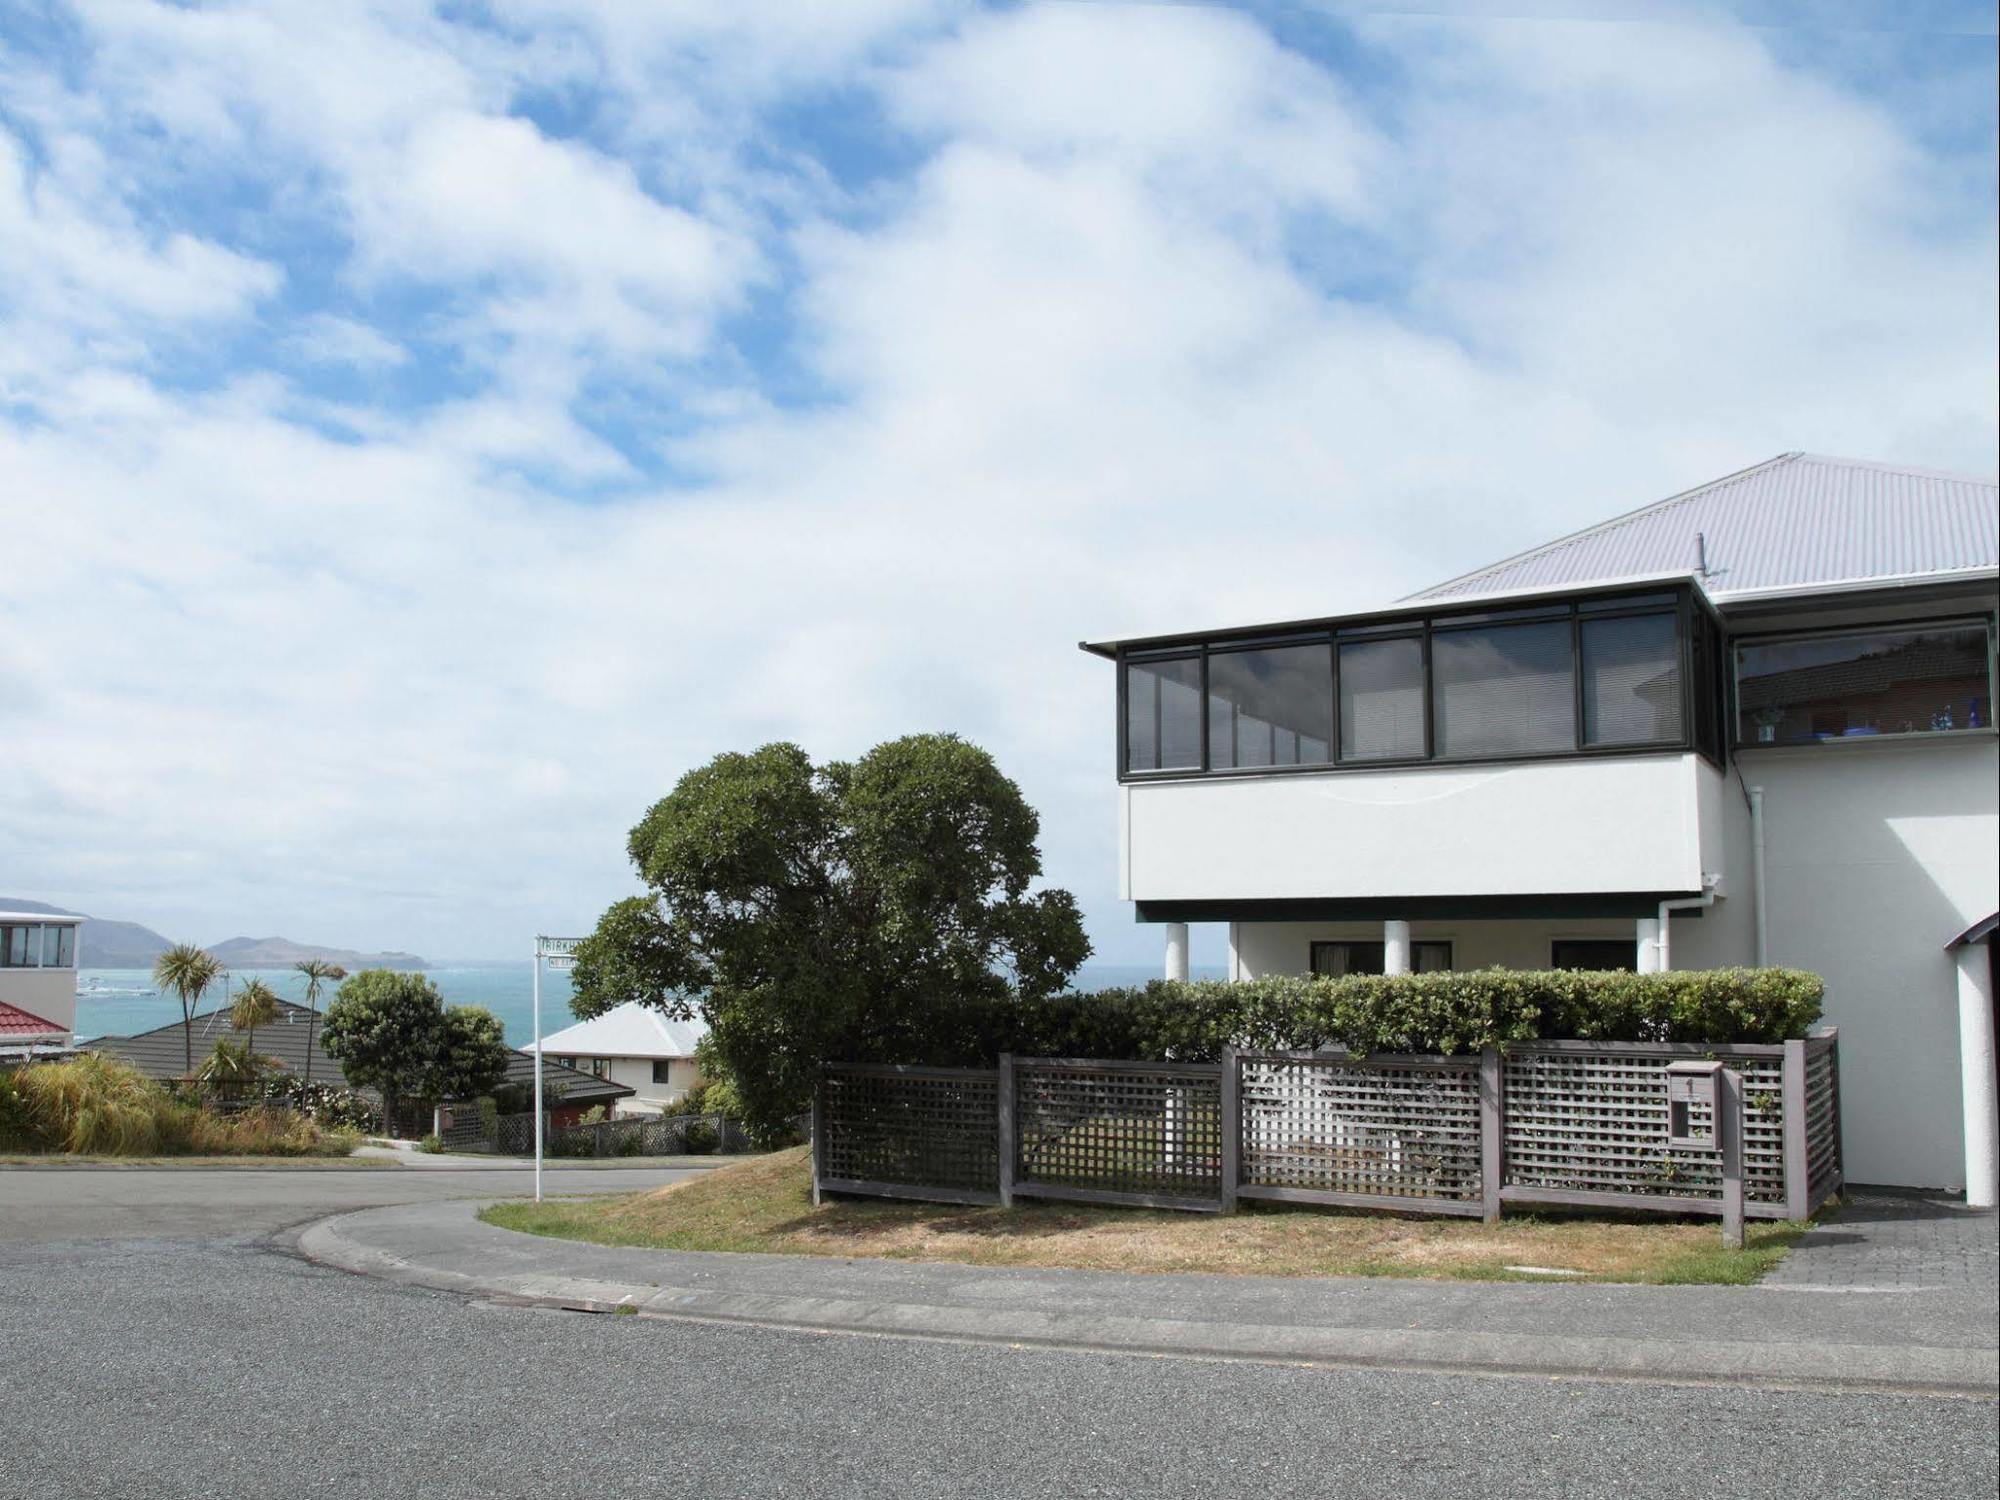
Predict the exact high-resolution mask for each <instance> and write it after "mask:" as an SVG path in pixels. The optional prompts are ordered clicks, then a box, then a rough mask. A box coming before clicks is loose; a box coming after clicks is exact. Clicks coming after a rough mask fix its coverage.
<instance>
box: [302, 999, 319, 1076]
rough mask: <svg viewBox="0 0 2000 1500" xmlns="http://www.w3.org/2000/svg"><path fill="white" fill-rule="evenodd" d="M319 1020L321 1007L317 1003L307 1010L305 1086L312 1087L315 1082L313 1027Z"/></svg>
mask: <svg viewBox="0 0 2000 1500" xmlns="http://www.w3.org/2000/svg"><path fill="white" fill-rule="evenodd" d="M318 1021H319V1007H318V1006H317V1005H315V1006H313V1008H312V1009H311V1010H309V1011H307V1012H306V1084H305V1086H306V1087H307V1088H311V1087H312V1083H313V1027H314V1026H315V1025H316V1024H317V1023H318Z"/></svg>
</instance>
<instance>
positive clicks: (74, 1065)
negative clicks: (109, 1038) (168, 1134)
mask: <svg viewBox="0 0 2000 1500" xmlns="http://www.w3.org/2000/svg"><path fill="white" fill-rule="evenodd" d="M14 1080H15V1088H16V1089H17V1090H18V1091H19V1096H20V1103H19V1106H18V1108H19V1114H20V1117H21V1120H22V1123H23V1124H25V1126H26V1130H25V1132H24V1134H26V1135H27V1137H28V1138H29V1140H30V1141H32V1142H33V1143H34V1144H35V1145H36V1146H38V1147H40V1148H41V1149H42V1150H45V1151H83V1152H107V1153H112V1154H116V1155H123V1156H137V1155H142V1154H144V1153H146V1152H148V1151H152V1150H155V1149H157V1148H158V1147H159V1145H160V1138H161V1135H162V1133H163V1130H162V1127H163V1125H165V1126H169V1127H170V1125H171V1120H170V1117H171V1115H172V1114H173V1112H174V1111H176V1110H179V1109H183V1108H185V1107H186V1106H184V1105H178V1104H176V1103H175V1102H174V1101H173V1100H172V1099H170V1098H169V1097H168V1096H167V1093H166V1091H165V1090H164V1089H162V1088H160V1087H159V1086H158V1085H157V1084H155V1083H153V1082H151V1081H150V1080H148V1079H147V1078H146V1077H145V1075H144V1074H142V1073H140V1072H139V1071H138V1070H137V1069H136V1068H133V1067H130V1066H128V1065H127V1064H125V1063H122V1062H117V1061H114V1060H113V1059H111V1058H108V1057H104V1056H101V1055H100V1054H98V1053H95V1052H86V1053H84V1054H83V1055H82V1056H80V1057H72V1058H65V1059H64V1060H63V1061H61V1062H49V1063H34V1064H31V1065H30V1066H28V1067H25V1068H22V1069H21V1070H20V1071H19V1072H18V1073H16V1074H15V1075H14Z"/></svg>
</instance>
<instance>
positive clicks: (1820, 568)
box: [1410, 453, 2000, 602]
mask: <svg viewBox="0 0 2000 1500" xmlns="http://www.w3.org/2000/svg"><path fill="white" fill-rule="evenodd" d="M1704 544H1705V550H1706V557H1707V564H1708V571H1707V573H1706V574H1703V573H1701V571H1700V569H1701V563H1702V558H1703V550H1704ZM1996 566H2000V485H1996V484H1995V482H1994V481H1993V480H1991V479H1981V478H1977V477H1974V476H1971V475H1964V474H1946V473H1940V472H1937V471H1935V470H1930V469H1913V468H1903V467H1899V466H1896V465H1892V464H1877V463H1864V462H1861V461H1859V460H1855V459H1844V458H1826V457H1822V456H1820V455H1818V454H1813V453H1785V454H1781V455H1779V456H1778V457H1777V458H1774V459H1771V460H1769V461H1768V462H1766V463H1761V464H1758V465H1756V466H1755V467H1754V468H1749V469H1745V470H1743V471H1742V472H1741V473H1738V474H1731V475H1728V476H1727V477H1726V478H1722V479H1717V480H1714V481H1712V482H1711V483H1708V484H1704V485H1701V486H1700V487H1698V488H1696V489H1692V490H1688V491H1686V492H1684V493H1682V494H1678V495H1674V496H1670V497H1669V498H1667V499H1665V500H1660V501H1657V502H1655V503H1654V504H1651V505H1648V506H1645V507H1644V508H1642V509H1640V510H1635V511H1632V512H1630V513H1629V514H1626V515H1622V516H1617V517H1615V518H1613V519H1612V520H1609V521H1604V522H1601V523H1600V524H1598V525H1596V526H1592V527H1589V528H1587V529H1585V530H1583V531H1578V532H1574V533H1572V534H1571V535H1569V536H1565V537H1559V538H1558V539H1556V540H1555V541H1553V542H1548V543H1546V544H1544V545H1542V546H1539V547H1536V548H1533V549H1532V550H1530V551H1527V552H1523V553H1520V554H1519V555H1517V556H1514V557H1510V558H1506V559H1504V560H1503V561H1500V562H1497V563H1493V564H1491V565H1490V566H1488V567H1484V568H1480V569H1477V570H1475V571H1473V572H1471V573H1467V574H1465V575H1464V576H1463V577H1459V578H1453V579H1450V580H1448V581H1447V582H1444V583H1441V584H1438V585H1437V586H1436V587H1434V588H1430V589H1426V590H1425V591H1424V592H1422V593H1420V594H1413V595H1411V596H1410V597H1411V599H1412V600H1424V601H1430V600H1439V599H1455V598H1461V597H1465V596H1467V595H1474V596H1476V595H1482V594H1502V593H1515V592H1519V591H1523V590H1530V589H1541V588H1562V587H1569V586H1578V585H1584V584H1592V583H1603V582H1608V581H1610V580H1613V579H1623V578H1652V577H1660V576H1663V575H1667V574H1675V573H1688V574H1696V575H1697V576H1700V577H1701V579H1702V583H1703V586H1704V587H1705V588H1706V589H1707V591H1708V593H1709V594H1710V596H1711V597H1713V598H1715V599H1716V600H1717V601H1719V602H1720V601H1726V600H1727V599H1729V598H1730V597H1731V596H1735V595H1742V594H1751V593H1758V592H1764V591H1774V592H1775V591H1783V590H1788V589H1808V588H1811V587H1814V586H1816V585H1834V584H1861V583H1866V582H1868V581H1871V580H1881V581H1887V580H1891V579H1902V578H1918V577H1929V576H1932V575H1936V574H1953V573H1975V572H1977V571H1979V570H1982V569H1992V568H1994V567H1996Z"/></svg>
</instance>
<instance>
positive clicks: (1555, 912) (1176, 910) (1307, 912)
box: [1133, 891, 1701, 922]
mask: <svg viewBox="0 0 2000 1500" xmlns="http://www.w3.org/2000/svg"><path fill="white" fill-rule="evenodd" d="M1700 894H1701V893H1700V892H1699V891H1569V892H1552V893H1550V894H1547V895H1504V896H1490V895H1466V896H1353V897H1346V896H1343V897H1332V898H1326V899H1315V898H1301V899H1281V900H1241V901H1227V900H1225V901H1138V902H1134V903H1133V906H1134V910H1135V914H1136V916H1137V918H1138V920H1139V921H1141V922H1387V921H1400V922H1493V921H1513V920H1535V919H1538V918H1540V919H1549V920H1564V921H1569V920H1577V921H1580V920H1583V919H1585V918H1590V917H1650V916H1655V915H1657V914H1658V912H1659V909H1660V903H1661V902H1662V901H1676V900H1680V899H1682V898H1685V897H1691V896H1698V895H1700ZM1678 915H1680V916H1682V917H1698V916H1699V915H1700V912H1699V911H1698V910H1695V911H1685V912H1681V913H1678Z"/></svg>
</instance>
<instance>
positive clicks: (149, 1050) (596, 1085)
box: [84, 1000, 632, 1126]
mask: <svg viewBox="0 0 2000 1500" xmlns="http://www.w3.org/2000/svg"><path fill="white" fill-rule="evenodd" d="M310 1020H311V1012H310V1011H308V1010H307V1009H306V1007H305V1006H303V1005H294V1004H292V1003H291V1002H290V1001H288V1000H280V1001H279V1002H278V1019H277V1020H276V1021H274V1022H273V1023H272V1024H271V1025H269V1026H260V1027H258V1028H257V1035H256V1038H255V1047H256V1051H257V1055H258V1056H259V1057H263V1058H268V1059H270V1060H271V1061H272V1062H274V1063H275V1064H276V1065H277V1066H278V1068H279V1069H280V1070H282V1071H283V1072H286V1073H289V1074H291V1075H293V1076H294V1077H301V1078H302V1077H304V1076H305V1073H306V1048H307V1038H308V1036H310V1038H311V1047H312V1079H313V1082H315V1083H327V1084H331V1085H334V1086H336V1087H352V1085H351V1084H349V1082H348V1079H347V1075H346V1073H344V1072H343V1071H342V1070H341V1066H340V1060H339V1059H338V1058H336V1057H334V1056H333V1055H332V1054H331V1053H329V1052H328V1051H327V1050H326V1047H325V1045H324V1042H323V1041H322V1032H321V1030H320V1028H319V1027H318V1026H317V1025H312V1024H309V1023H310ZM248 1039H249V1038H248V1037H247V1035H246V1033H244V1032H241V1031H238V1030H236V1029H235V1028H234V1027H233V1026H231V1025H230V1023H229V1012H228V1011H227V1010H211V1011H205V1012H203V1013H202V1014H200V1015H198V1016H196V1017H195V1018H194V1021H193V1023H192V1025H191V1026H184V1025H183V1024H182V1023H181V1022H180V1021H170V1022H168V1023H167V1024H166V1025H164V1026H156V1027H154V1028H153V1029H152V1030H151V1031H144V1032H140V1033H139V1034H138V1035H136V1036H101V1037H97V1038H96V1039H94V1040H92V1041H90V1042H87V1043H85V1044H84V1048H85V1050H87V1051H91V1052H101V1053H103V1054H104V1055H105V1056H107V1057H115V1058H117V1059H119V1060H120V1061H121V1062H127V1063H130V1064H131V1065H132V1066H133V1067H135V1068H137V1069H138V1070H139V1071H140V1072H141V1073H144V1074H145V1075H146V1076H147V1077H148V1078H158V1079H161V1080H163V1081H164V1080H166V1079H171V1078H180V1077H182V1076H184V1074H185V1072H186V1056H187V1051H188V1047H187V1044H188V1043H190V1042H191V1043H192V1051H193V1054H194V1060H195V1066H196V1067H200V1066H201V1060H202V1059H203V1058H204V1057H206V1056H207V1055H208V1053H209V1051H210V1050H211V1049H212V1048H213V1047H214V1046H215V1044H216V1043H217V1042H218V1041H230V1042H241V1041H245V1040H248ZM534 1081H535V1063H534V1059H533V1058H532V1057H530V1056H528V1055H526V1054H525V1053H521V1052H516V1051H514V1050H512V1049H509V1051H508V1053H507V1073H506V1077H505V1078H504V1079H503V1080H502V1085H503V1087H504V1086H506V1085H510V1084H518V1085H523V1086H525V1087H528V1088H532V1087H533V1085H534ZM542 1087H543V1089H544V1090H545V1091H549V1092H550V1093H551V1095H552V1097H556V1103H555V1104H554V1105H553V1106H552V1107H551V1110H550V1113H551V1115H552V1116H553V1123H554V1124H555V1125H559V1126H560V1125H568V1124H574V1123H575V1122H576V1120H577V1119H579V1118H580V1117H581V1116H582V1115H583V1114H584V1112H585V1111H587V1110H590V1109H592V1108H596V1107H602V1108H603V1109H604V1111H605V1112H606V1113H607V1114H609V1113H610V1111H611V1109H612V1107H613V1106H614V1105H616V1104H617V1103H618V1101H619V1100H621V1099H626V1098H629V1097H630V1096H631V1094H632V1090H631V1089H630V1088H629V1087H628V1086H626V1085H625V1084H622V1083H616V1082H613V1081H612V1080H610V1079H608V1078H597V1077H594V1076H592V1075H591V1074H590V1073H588V1072H585V1071H583V1070H581V1069H578V1068H568V1067H563V1066H560V1065H559V1064H557V1063H554V1062H550V1063H548V1064H546V1065H545V1066H544V1068H543V1070H542ZM358 1092H361V1093H363V1094H366V1095H367V1096H368V1097H369V1098H371V1099H373V1098H375V1097H376V1096H375V1093H374V1091H373V1090H372V1089H362V1090H359V1091H358Z"/></svg>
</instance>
